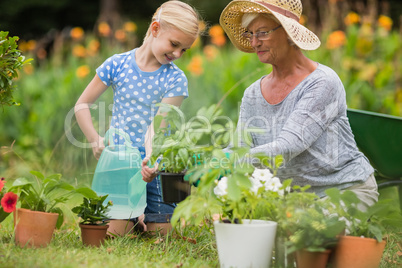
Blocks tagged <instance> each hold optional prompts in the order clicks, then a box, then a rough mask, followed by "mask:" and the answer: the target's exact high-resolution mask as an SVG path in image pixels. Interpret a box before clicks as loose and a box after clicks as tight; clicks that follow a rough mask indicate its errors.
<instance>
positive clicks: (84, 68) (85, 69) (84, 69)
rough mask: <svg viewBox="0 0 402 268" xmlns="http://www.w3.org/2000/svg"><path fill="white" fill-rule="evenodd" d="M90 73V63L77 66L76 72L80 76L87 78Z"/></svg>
mask: <svg viewBox="0 0 402 268" xmlns="http://www.w3.org/2000/svg"><path fill="white" fill-rule="evenodd" d="M89 73H90V69H89V66H88V65H81V66H80V67H78V68H77V71H76V72H75V74H76V75H77V77H78V78H85V77H87V76H88V75H89Z"/></svg>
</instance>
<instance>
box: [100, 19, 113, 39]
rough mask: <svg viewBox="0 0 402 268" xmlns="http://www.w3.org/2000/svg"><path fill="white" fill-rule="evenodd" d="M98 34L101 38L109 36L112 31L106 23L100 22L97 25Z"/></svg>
mask: <svg viewBox="0 0 402 268" xmlns="http://www.w3.org/2000/svg"><path fill="white" fill-rule="evenodd" d="M98 32H99V34H100V35H101V36H109V35H110V34H111V33H112V29H110V26H109V24H107V22H101V23H99V25H98Z"/></svg>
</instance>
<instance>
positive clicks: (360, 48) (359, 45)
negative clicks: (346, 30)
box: [356, 36, 373, 55]
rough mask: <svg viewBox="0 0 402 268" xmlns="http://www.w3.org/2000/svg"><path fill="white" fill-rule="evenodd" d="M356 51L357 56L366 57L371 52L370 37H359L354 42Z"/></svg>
mask: <svg viewBox="0 0 402 268" xmlns="http://www.w3.org/2000/svg"><path fill="white" fill-rule="evenodd" d="M356 50H357V52H358V53H359V55H367V54H369V53H370V52H371V51H373V40H372V38H370V37H364V36H360V37H359V38H358V39H357V42H356Z"/></svg>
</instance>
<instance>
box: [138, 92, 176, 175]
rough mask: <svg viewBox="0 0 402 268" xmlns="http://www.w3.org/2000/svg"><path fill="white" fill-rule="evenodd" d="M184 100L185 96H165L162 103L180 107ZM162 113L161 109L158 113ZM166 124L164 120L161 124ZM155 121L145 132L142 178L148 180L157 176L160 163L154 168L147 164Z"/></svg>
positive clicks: (150, 152)
mask: <svg viewBox="0 0 402 268" xmlns="http://www.w3.org/2000/svg"><path fill="white" fill-rule="evenodd" d="M183 100H184V96H177V97H171V98H163V99H162V101H161V103H166V104H171V105H175V106H177V107H180V105H181V103H182V102H183ZM159 114H161V113H160V109H159V111H158V113H157V115H159ZM164 124H165V122H164V121H162V123H161V126H162V127H163V126H164ZM154 134H155V132H154V122H153V121H152V123H151V124H150V125H149V127H148V130H147V133H145V144H144V147H145V158H144V160H143V161H142V170H141V174H142V179H143V180H144V181H146V182H151V181H152V180H153V179H154V178H155V177H156V171H157V170H158V164H156V163H155V166H154V167H153V168H150V167H148V166H147V163H148V161H149V158H150V157H151V154H152V138H153V136H154Z"/></svg>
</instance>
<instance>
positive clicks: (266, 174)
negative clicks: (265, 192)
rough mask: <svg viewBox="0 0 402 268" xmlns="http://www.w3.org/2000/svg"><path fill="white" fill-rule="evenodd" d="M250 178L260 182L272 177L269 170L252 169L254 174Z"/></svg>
mask: <svg viewBox="0 0 402 268" xmlns="http://www.w3.org/2000/svg"><path fill="white" fill-rule="evenodd" d="M251 176H253V178H255V179H258V180H260V181H268V180H270V179H271V178H272V177H273V175H272V173H271V171H270V170H269V169H258V168H256V169H254V172H253V174H252V175H251Z"/></svg>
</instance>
